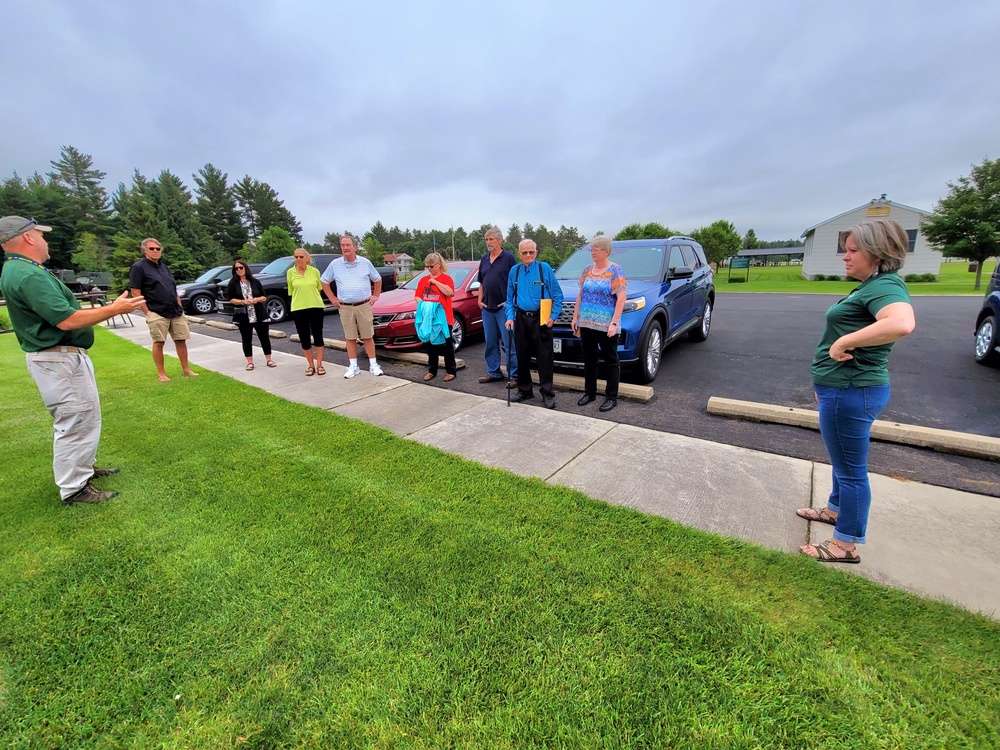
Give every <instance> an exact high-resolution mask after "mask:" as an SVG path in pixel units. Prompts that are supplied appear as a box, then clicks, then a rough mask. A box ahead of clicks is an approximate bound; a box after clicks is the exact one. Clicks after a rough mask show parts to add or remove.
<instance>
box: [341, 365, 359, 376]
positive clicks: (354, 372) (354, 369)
mask: <svg viewBox="0 0 1000 750" xmlns="http://www.w3.org/2000/svg"><path fill="white" fill-rule="evenodd" d="M359 372H361V369H360V368H359V367H358V366H357V365H351V366H350V367H348V368H347V372H345V373H344V377H345V378H353V377H354V376H355V375H357V374H358V373H359Z"/></svg>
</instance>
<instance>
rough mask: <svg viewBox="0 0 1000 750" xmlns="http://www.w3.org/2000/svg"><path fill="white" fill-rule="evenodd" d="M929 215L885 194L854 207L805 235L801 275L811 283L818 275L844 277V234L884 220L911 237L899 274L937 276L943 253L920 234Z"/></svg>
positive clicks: (803, 234) (820, 224)
mask: <svg viewBox="0 0 1000 750" xmlns="http://www.w3.org/2000/svg"><path fill="white" fill-rule="evenodd" d="M930 215H931V212H930V211H924V210H922V209H919V208H913V207H912V206H904V205H903V204H902V203H896V202H895V201H891V200H889V199H888V198H886V197H885V194H884V193H883V194H882V197H881V198H873V199H872V200H871V202H869V203H866V204H864V205H863V206H858V207H857V208H852V209H851V210H850V211H845V212H844V213H842V214H838V215H837V216H834V217H833V218H832V219H827V220H826V221H823V222H820V223H819V224H816V225H815V226H811V227H809V228H808V229H807V230H805V231H804V232H803V233H802V236H803V237H804V238H805V240H806V245H805V247H804V248H803V250H804V252H803V255H802V275H803V276H805V277H806V278H807V279H809V280H810V281H811V280H812V279H813V278H815V277H816V275H817V274H823V275H824V276H831V275H837V276H843V275H844V253H843V250H841V249H840V246H841V243H840V239H841V236H842V235H843V233H844V231H845V230H847V229H848V228H850V227H852V226H854V225H855V224H861V223H863V222H865V221H871V220H872V219H881V218H886V219H892V220H893V221H898V222H899V223H900V224H901V225H902V226H903V229H905V230H906V232H907V234H909V235H910V252H909V254H908V255H907V257H906V262H905V263H904V264H903V268H902V270H901V271H900V275H903V276H905V275H906V274H910V273H933V274H934V275H937V274H938V273H940V271H941V260H942V258H941V251H940V250H936V249H934V248H932V247H931V246H930V245H929V244H928V243H927V238H926V237H924V234H923V232H921V231H920V219H921V217H924V216H930Z"/></svg>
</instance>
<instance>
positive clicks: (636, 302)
mask: <svg viewBox="0 0 1000 750" xmlns="http://www.w3.org/2000/svg"><path fill="white" fill-rule="evenodd" d="M645 306H646V298H645V297H636V298H635V299H627V300H625V307H623V308H622V312H623V313H627V312H635V311H636V310H641V309H642V308H644V307H645Z"/></svg>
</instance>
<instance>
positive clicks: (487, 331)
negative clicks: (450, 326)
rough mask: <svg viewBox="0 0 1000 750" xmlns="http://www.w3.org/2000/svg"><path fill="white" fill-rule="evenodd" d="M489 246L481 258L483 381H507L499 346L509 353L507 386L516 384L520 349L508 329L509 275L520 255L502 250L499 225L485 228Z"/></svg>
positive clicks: (501, 236)
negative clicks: (484, 351)
mask: <svg viewBox="0 0 1000 750" xmlns="http://www.w3.org/2000/svg"><path fill="white" fill-rule="evenodd" d="M485 237H486V248H487V249H488V250H489V252H487V253H486V255H484V256H483V257H482V258H480V259H479V292H478V294H479V308H480V309H481V310H482V311H483V335H484V336H485V337H486V375H484V376H483V377H481V378H479V382H480V383H499V382H502V381H503V380H504V376H503V370H501V369H500V365H501V364H503V363H502V362H501V361H500V360H501V354H500V347H501V345H502V346H503V351H505V352H507V377H508V378H509V382H508V385H509V386H511V387H513V386H514V385H516V384H517V352H516V351H515V347H514V337H513V335H512V334H511V332H510V331H509V330H507V327H506V325H504V324H505V323H506V322H507V312H506V308H507V277H508V276H510V269H512V268H513V267H514V266H516V265H517V258H515V257H514V254H513V253H512V252H510V251H509V250H504V249H503V244H502V243H503V234H502V233H501V232H500V230H499V229H498V228H497V227H490V228H489V229H487V230H486V235H485Z"/></svg>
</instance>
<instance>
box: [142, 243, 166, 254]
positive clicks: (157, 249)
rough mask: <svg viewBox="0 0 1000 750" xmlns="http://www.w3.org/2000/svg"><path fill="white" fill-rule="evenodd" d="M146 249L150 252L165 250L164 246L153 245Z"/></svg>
mask: <svg viewBox="0 0 1000 750" xmlns="http://www.w3.org/2000/svg"><path fill="white" fill-rule="evenodd" d="M146 249H147V250H149V251H150V252H153V253H161V252H163V248H162V247H153V246H152V245H148V246H147V247H146Z"/></svg>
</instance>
